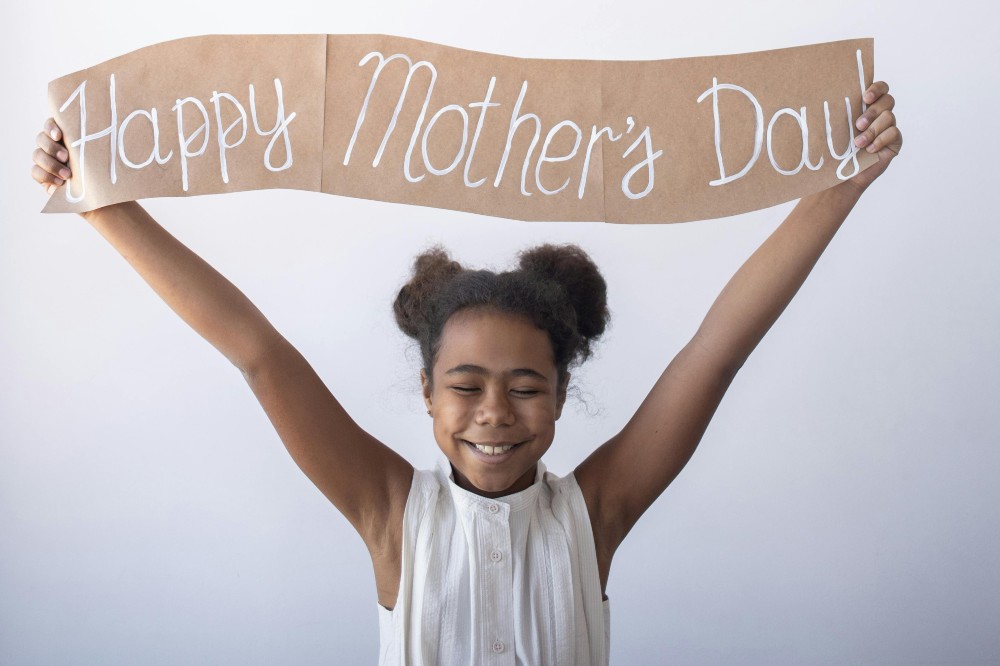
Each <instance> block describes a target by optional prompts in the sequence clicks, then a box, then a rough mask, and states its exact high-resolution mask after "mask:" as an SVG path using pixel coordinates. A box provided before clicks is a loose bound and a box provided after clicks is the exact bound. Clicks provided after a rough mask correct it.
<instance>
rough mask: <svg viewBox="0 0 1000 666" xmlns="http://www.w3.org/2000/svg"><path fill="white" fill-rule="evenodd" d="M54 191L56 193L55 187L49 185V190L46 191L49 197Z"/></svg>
mask: <svg viewBox="0 0 1000 666" xmlns="http://www.w3.org/2000/svg"><path fill="white" fill-rule="evenodd" d="M55 191H56V186H55V185H49V190H48V192H49V194H50V195H51V194H52V193H53V192H55Z"/></svg>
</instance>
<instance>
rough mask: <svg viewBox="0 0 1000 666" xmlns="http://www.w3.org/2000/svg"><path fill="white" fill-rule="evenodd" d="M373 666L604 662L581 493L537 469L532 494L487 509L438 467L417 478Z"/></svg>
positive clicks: (605, 631)
mask: <svg viewBox="0 0 1000 666" xmlns="http://www.w3.org/2000/svg"><path fill="white" fill-rule="evenodd" d="M376 605H377V606H378V613H379V636H380V651H379V664H380V666H389V665H392V666H396V665H402V664H407V665H409V666H423V665H430V664H442V665H448V666H450V665H452V664H454V665H462V666H466V665H472V664H488V665H490V666H494V665H495V666H515V665H525V666H529V665H530V666H541V665H545V666H548V665H558V666H562V665H566V666H570V665H573V666H577V665H585V664H592V665H595V666H598V665H599V666H605V665H606V664H607V663H608V654H609V639H610V627H611V616H610V607H609V603H608V601H606V600H602V595H601V584H600V578H599V576H598V572H597V554H596V549H595V547H594V536H593V532H592V530H591V526H590V518H589V515H588V513H587V506H586V503H585V502H584V499H583V493H581V491H580V486H579V485H578V484H577V482H576V477H575V476H574V475H573V474H572V473H571V474H569V475H567V476H565V477H562V478H560V477H558V476H556V475H555V474H552V473H551V472H547V471H546V468H545V465H544V464H543V463H541V462H539V463H538V469H537V471H536V474H535V483H534V484H533V485H532V486H531V487H529V488H527V489H525V490H523V491H521V492H519V493H515V494H513V495H507V496H505V497H501V498H495V499H490V498H488V497H482V496H480V495H476V494H475V493H471V492H469V491H467V490H463V489H462V488H459V487H458V485H456V484H455V481H454V476H453V475H452V469H451V464H450V463H449V462H448V459H447V458H445V457H444V456H441V459H440V461H439V462H438V464H437V466H436V468H435V469H434V470H416V471H415V473H414V476H413V485H412V486H411V487H410V494H409V496H408V498H407V501H406V509H405V511H404V516H403V559H402V574H401V577H400V585H399V596H398V597H397V600H396V606H395V608H393V610H391V611H390V610H387V609H386V608H384V607H383V606H382V605H381V604H376Z"/></svg>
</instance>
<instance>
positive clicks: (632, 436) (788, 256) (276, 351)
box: [32, 82, 902, 664]
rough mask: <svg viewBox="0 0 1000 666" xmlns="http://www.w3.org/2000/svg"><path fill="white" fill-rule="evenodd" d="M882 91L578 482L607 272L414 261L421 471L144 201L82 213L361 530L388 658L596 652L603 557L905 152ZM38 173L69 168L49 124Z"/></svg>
mask: <svg viewBox="0 0 1000 666" xmlns="http://www.w3.org/2000/svg"><path fill="white" fill-rule="evenodd" d="M888 90H889V88H888V86H887V85H886V84H885V83H883V82H878V83H875V84H873V85H872V86H871V88H869V89H868V90H867V91H866V92H865V101H866V102H867V103H868V104H869V105H870V106H869V108H868V110H867V111H866V113H864V114H863V115H862V116H861V117H860V118H859V119H858V121H857V127H858V130H861V132H862V133H861V134H860V135H859V136H858V138H857V140H856V144H857V146H858V147H859V148H860V149H866V150H868V151H869V152H872V153H877V154H878V163H877V164H875V165H874V166H872V167H870V168H869V169H867V170H866V171H864V172H862V173H860V174H858V175H857V176H855V177H854V178H852V179H850V180H848V181H844V182H842V183H840V184H839V185H837V186H836V187H833V188H831V189H828V190H826V191H824V192H820V193H818V194H814V195H811V196H809V197H806V198H804V199H802V200H801V201H800V202H799V204H798V205H797V206H796V207H795V209H794V210H793V211H792V212H791V214H789V216H788V218H787V219H786V220H785V221H784V223H783V224H782V225H781V226H780V227H778V229H777V230H776V231H775V232H774V233H773V234H772V235H771V236H770V238H768V239H767V240H766V241H765V242H764V243H763V244H762V245H761V247H760V248H759V249H758V250H757V251H756V252H755V253H754V254H753V255H752V256H751V257H750V259H749V260H747V262H746V263H745V264H744V265H743V266H742V268H741V269H740V270H739V271H738V272H737V273H736V274H735V276H734V277H733V278H732V279H731V280H730V282H729V284H727V285H726V287H725V288H724V289H723V291H722V293H721V294H720V295H719V297H718V299H717V300H716V301H715V303H714V304H713V306H712V308H711V309H710V310H709V312H708V314H707V315H706V317H705V320H704V322H703V323H702V325H701V327H700V328H699V329H698V331H697V333H696V334H695V335H694V337H693V338H692V340H691V341H690V342H689V343H688V344H687V345H686V346H685V347H684V348H683V349H682V350H681V351H680V352H679V353H678V354H677V356H676V357H675V358H674V359H673V361H671V363H670V364H669V366H668V367H667V368H666V370H664V372H663V374H662V376H661V377H660V379H659V380H658V381H657V382H656V384H655V385H654V386H653V388H652V390H651V391H650V393H649V395H648V397H647V398H646V399H645V400H644V401H643V403H642V404H641V405H640V406H639V408H638V410H637V411H636V413H635V414H634V415H633V417H632V418H631V420H630V421H629V422H628V423H627V424H626V426H625V427H624V428H623V429H622V430H621V432H619V433H618V434H617V435H615V436H614V437H612V438H611V439H610V440H609V441H607V442H606V443H604V444H603V445H601V446H599V447H598V448H597V449H596V450H595V451H594V452H593V453H592V454H591V455H590V457H589V458H587V459H586V460H585V461H584V462H583V463H581V464H580V465H579V466H578V467H577V468H576V469H575V470H574V471H573V472H572V473H571V474H569V475H567V476H565V477H562V478H560V477H557V476H555V475H553V474H551V473H549V472H546V470H545V466H544V465H543V464H542V463H541V457H542V455H543V454H544V453H545V452H546V450H547V449H548V447H549V446H550V445H551V443H552V440H553V437H554V434H555V422H556V420H558V418H559V416H560V414H561V411H562V407H563V403H564V401H565V399H566V390H567V385H568V382H569V379H570V373H569V368H570V367H571V366H572V364H573V363H574V362H577V361H579V360H582V359H585V358H586V357H587V355H588V353H589V344H590V342H591V341H592V340H594V339H596V338H597V337H599V336H600V335H601V333H602V332H603V330H604V327H605V325H606V323H607V320H608V311H607V305H606V298H605V284H604V280H603V278H602V277H601V275H600V273H599V271H598V270H597V267H596V266H595V265H594V264H593V262H591V261H590V259H589V258H588V257H587V255H586V254H584V253H583V252H582V251H581V250H580V249H579V248H576V247H572V246H569V247H552V246H543V247H540V248H535V249H532V250H529V251H527V252H524V253H522V255H521V264H520V268H519V269H518V270H515V271H511V272H506V273H500V274H495V273H492V272H489V271H471V270H466V269H464V268H462V267H461V266H460V265H459V264H457V263H455V262H453V261H451V259H450V258H449V257H448V256H447V254H446V253H445V252H444V251H443V250H439V249H435V250H431V251H429V252H426V253H424V254H423V255H421V256H420V257H418V258H417V260H416V263H415V266H414V273H413V277H412V279H411V280H410V282H409V283H408V284H406V285H405V286H404V287H403V288H402V289H401V290H400V292H399V295H398V297H397V299H396V303H395V314H396V320H397V322H398V323H399V325H400V327H401V328H402V330H403V331H404V332H405V333H406V334H407V335H410V336H411V337H414V338H415V339H417V340H418V341H419V344H420V348H421V352H422V359H423V368H422V369H421V371H420V377H421V382H422V386H423V397H424V401H425V403H426V406H427V413H428V415H429V416H430V417H431V418H432V419H433V430H434V438H435V440H436V441H437V444H438V446H439V447H440V448H441V450H442V452H443V453H444V455H445V458H444V459H443V460H442V463H441V464H440V465H439V466H438V468H437V469H436V470H433V471H420V470H417V471H415V470H414V469H413V468H412V466H411V465H409V464H408V463H407V462H406V461H405V460H404V459H402V458H401V457H400V456H399V455H397V454H396V453H395V452H394V451H393V450H392V449H391V448H389V447H388V446H386V445H385V444H383V443H381V442H379V441H377V440H376V439H375V438H374V437H372V436H371V435H369V434H368V433H366V432H365V431H364V430H363V429H362V428H361V427H359V426H358V425H357V424H356V423H354V421H353V420H351V418H350V416H349V415H348V414H347V413H346V412H345V411H344V409H343V408H342V407H341V406H340V404H339V403H338V402H337V400H336V399H335V398H334V397H333V395H331V394H330V392H329V391H328V390H327V388H326V387H325V386H324V384H323V382H322V381H321V380H320V378H319V377H318V376H317V375H316V373H315V372H314V371H313V370H312V368H311V367H310V366H309V364H308V363H307V362H306V360H305V359H304V358H303V357H302V356H301V355H300V354H299V352H298V351H296V349H295V348H294V347H292V346H291V344H289V342H288V341H287V340H285V339H284V338H283V337H282V336H281V335H280V334H279V333H278V332H277V331H276V330H275V329H274V328H273V327H272V326H271V324H270V323H269V322H268V321H267V319H265V318H264V316H263V315H262V314H261V313H260V312H259V311H258V310H257V308H255V307H254V305H253V304H252V303H251V302H250V301H249V300H248V299H247V298H246V296H244V295H243V294H242V293H241V292H240V291H239V290H237V289H236V287H234V286H233V285H232V284H231V283H229V282H228V281H227V280H226V279H225V278H223V277H222V276H221V275H220V274H218V273H217V272H216V271H215V270H213V269H212V268H211V267H210V266H209V265H208V264H207V263H205V262H204V261H203V260H201V259H200V258H199V257H198V256H196V255H195V254H194V253H192V252H191V251H190V250H188V249H187V248H186V247H184V246H183V245H182V244H180V243H179V242H178V241H177V240H175V239H174V238H173V237H172V236H170V235H169V234H168V233H167V232H166V231H165V230H164V229H163V228H162V227H160V226H159V225H157V224H156V223H155V222H154V221H153V220H152V219H151V218H150V217H149V215H148V214H147V213H146V212H145V211H144V210H143V209H142V208H141V207H140V206H139V205H138V204H137V203H135V202H128V203H124V204H119V205H114V206H108V207H106V208H101V209H97V210H94V211H91V212H88V213H83V214H82V217H83V218H84V219H86V220H87V221H88V222H90V223H91V224H92V225H93V226H94V227H96V228H97V230H98V231H99V232H100V233H101V234H102V235H103V236H104V237H105V238H106V239H107V240H108V241H109V242H110V243H111V244H112V245H113V246H114V247H115V248H116V249H117V250H118V251H119V252H120V253H121V254H122V255H123V256H124V257H125V259H126V260H127V261H128V262H129V263H130V264H131V265H132V266H133V267H134V268H135V269H136V271H138V273H139V274H140V275H141V276H142V277H143V279H144V280H146V281H147V282H148V283H149V285H150V286H151V287H152V288H153V289H154V290H155V291H156V292H157V294H159V296H160V297H161V298H163V300H164V301H165V302H166V303H167V304H168V305H169V306H170V307H171V308H172V309H173V310H174V311H175V312H177V314H178V315H180V316H181V317H182V318H183V319H184V321H186V322H187V323H188V324H189V325H191V326H192V327H193V328H194V329H195V330H196V331H197V332H198V333H199V334H201V335H202V336H203V337H204V338H205V339H206V340H208V341H209V342H210V343H211V344H213V345H214V346H215V347H216V348H217V349H218V350H219V351H220V352H222V353H223V354H224V355H225V356H226V357H227V358H228V359H229V360H230V361H231V362H232V363H233V364H234V365H235V366H236V367H237V368H239V369H240V371H241V372H242V373H243V376H244V378H245V379H246V381H247V383H248V384H249V385H250V388H251V389H252V390H253V392H254V394H255V395H256V396H257V399H258V400H259V401H260V404H261V406H262V407H263V408H264V410H265V412H266V413H267V415H268V417H269V418H270V419H271V422H272V423H273V424H274V427H275V429H276V430H277V432H278V435H279V436H280V437H281V440H282V441H283V442H284V444H285V446H286V447H287V449H288V451H289V453H290V454H291V455H292V457H293V458H294V460H295V462H296V463H297V464H298V465H299V467H300V468H301V469H302V470H303V472H305V474H306V475H307V476H308V477H309V479H310V480H311V481H312V482H313V483H314V484H316V486H317V487H318V488H319V490H320V491H321V492H323V493H324V494H325V495H326V496H327V498H329V500H330V501H331V502H332V503H333V504H334V505H335V506H336V507H337V508H338V509H339V510H340V511H341V512H342V513H343V514H344V515H345V516H346V518H347V519H348V520H349V521H350V522H351V524H352V525H353V526H354V527H355V528H356V529H357V531H358V533H359V534H360V535H361V537H362V539H363V540H364V542H365V544H366V545H367V546H368V549H369V552H370V553H371V557H372V563H373V566H374V569H375V580H376V585H377V589H378V601H379V617H380V634H381V656H380V663H382V664H390V663H392V664H396V663H412V664H428V663H444V664H473V663H487V662H488V663H498V664H499V663H503V664H515V663H520V664H603V663H607V661H608V653H609V646H608V626H609V615H608V602H607V597H606V595H605V594H604V591H605V589H606V586H607V580H608V574H609V571H610V567H611V561H612V557H613V555H614V553H615V550H616V549H617V548H618V546H619V544H621V543H622V540H623V539H624V538H625V536H626V535H627V534H628V533H629V530H631V529H632V526H633V525H635V523H636V521H637V520H638V519H639V517H640V516H641V515H642V514H643V512H644V511H645V510H646V509H647V508H648V507H649V506H650V505H651V504H652V503H653V502H654V501H655V500H656V498H657V497H658V496H659V495H660V493H662V492H663V490H664V489H665V488H666V487H667V486H668V485H669V484H670V482H671V481H672V480H673V479H674V478H675V477H676V476H677V474H678V473H679V472H680V471H681V469H682V468H683V467H684V465H685V464H686V463H687V461H688V459H689V458H690V457H691V455H692V454H693V452H694V449H695V447H696V446H697V445H698V442H699V440H700V439H701V436H702V434H703V433H704V431H705V429H706V427H707V426H708V423H709V421H710V419H711V417H712V415H713V413H714V412H715V409H716V408H717V406H718V405H719V402H720V401H721V399H722V396H723V395H724V394H725V392H726V390H727V388H728V387H729V385H730V383H731V382H732V380H733V378H734V377H735V375H736V373H737V372H738V371H739V369H740V367H741V366H742V365H743V363H744V362H745V361H746V359H747V357H748V356H749V355H750V353H751V351H753V349H754V348H755V347H756V345H757V344H758V342H760V340H761V338H762V337H763V336H764V334H765V333H766V332H767V331H768V329H769V328H770V327H771V325H772V324H773V323H774V321H775V320H776V319H777V318H778V316H779V315H780V314H781V312H782V311H783V310H784V308H785V307H786V306H787V305H788V303H789V301H790V300H791V298H792V297H793V296H794V295H795V293H796V291H797V290H798V288H799V286H801V284H802V283H803V281H804V280H805V278H806V276H807V275H808V274H809V272H810V270H811V269H812V267H813V265H815V263H816V261H817V260H818V259H819V256H820V255H821V254H822V252H823V251H824V249H825V248H826V246H827V244H828V243H829V242H830V240H831V239H832V237H833V235H834V234H835V233H836V231H837V229H838V228H839V227H840V225H841V224H842V223H843V221H844V219H845V218H846V217H847V215H848V213H849V212H850V211H851V209H852V208H853V206H854V205H855V203H856V202H857V201H858V198H859V197H860V196H861V194H862V193H863V192H864V191H865V190H866V189H867V188H868V186H869V185H871V183H872V182H874V180H875V179H876V178H878V177H879V176H880V175H881V174H882V173H883V172H884V171H885V169H886V167H887V166H888V165H889V163H890V162H891V161H892V159H893V158H894V157H895V156H896V155H897V154H898V153H899V150H900V147H901V146H902V135H901V134H900V132H899V130H898V129H897V127H896V121H895V116H894V115H893V112H892V109H893V106H894V100H893V98H892V97H891V96H890V95H889V94H888ZM34 161H35V165H34V167H33V169H32V175H33V177H34V179H35V180H36V181H37V182H38V183H40V184H41V185H42V186H43V187H44V188H46V189H47V191H48V192H49V193H50V194H51V193H53V192H54V191H55V190H56V189H57V188H58V187H60V186H62V185H63V183H64V182H65V181H66V179H68V178H69V177H70V176H71V174H70V171H69V168H68V166H67V164H66V163H67V151H66V148H65V146H64V144H63V143H62V135H61V132H60V130H59V128H58V127H57V126H56V124H55V122H54V121H53V120H52V119H49V120H48V121H46V124H45V129H44V131H43V132H42V133H40V134H39V135H38V149H37V150H36V151H35V153H34Z"/></svg>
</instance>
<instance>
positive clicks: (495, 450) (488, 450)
mask: <svg viewBox="0 0 1000 666" xmlns="http://www.w3.org/2000/svg"><path fill="white" fill-rule="evenodd" d="M475 447H476V448H477V449H479V450H480V451H482V452H483V453H485V454H486V455H490V456H498V455H500V454H501V453H506V452H507V451H510V450H511V449H512V448H514V445H513V444H510V445H508V446H483V445H482V444H475Z"/></svg>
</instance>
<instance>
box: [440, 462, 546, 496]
mask: <svg viewBox="0 0 1000 666" xmlns="http://www.w3.org/2000/svg"><path fill="white" fill-rule="evenodd" d="M448 464H449V465H450V466H451V474H452V476H453V477H454V479H455V485H457V486H458V487H459V488H461V489H462V490H467V491H469V492H470V493H475V494H476V495H479V496H480V497H489V498H491V499H493V498H498V497H506V496H507V495H513V494H514V493H519V492H521V491H522V490H527V489H528V488H530V487H531V486H532V484H534V483H535V474H536V473H537V470H538V463H537V462H536V463H535V464H534V465H532V466H531V468H530V469H529V470H528V471H527V472H525V473H524V474H522V475H521V478H519V479H518V480H517V481H515V482H514V483H512V484H511V485H510V487H509V488H505V489H504V490H498V491H489V490H483V489H481V488H478V487H477V486H475V485H473V484H472V482H471V481H469V479H467V478H466V477H465V476H464V475H463V474H462V473H461V472H459V471H458V470H457V469H456V468H455V466H454V465H452V464H451V463H448Z"/></svg>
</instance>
